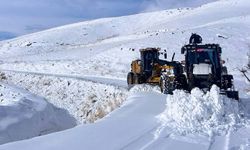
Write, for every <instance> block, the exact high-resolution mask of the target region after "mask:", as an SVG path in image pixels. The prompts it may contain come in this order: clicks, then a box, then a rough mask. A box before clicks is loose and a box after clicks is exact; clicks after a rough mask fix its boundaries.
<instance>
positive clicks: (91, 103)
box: [5, 72, 127, 124]
mask: <svg viewBox="0 0 250 150" xmlns="http://www.w3.org/2000/svg"><path fill="white" fill-rule="evenodd" d="M5 73H6V76H7V82H10V83H13V84H16V85H19V86H21V87H23V88H26V89H28V90H29V91H31V92H32V93H34V94H37V95H39V96H42V97H45V98H46V100H48V101H49V102H50V103H52V104H54V105H55V106H57V107H58V108H63V109H65V110H68V111H69V113H70V114H71V115H72V116H73V117H74V118H75V119H76V120H77V121H78V124H81V123H92V122H94V121H96V120H98V119H100V118H103V117H104V116H106V115H107V114H108V113H110V112H111V111H113V110H114V109H115V108H117V107H119V106H120V105H121V104H122V103H123V101H125V100H126V98H127V89H124V88H120V87H118V86H112V85H106V84H101V83H94V82H90V81H85V80H81V79H73V78H67V77H56V76H46V75H38V74H28V73H11V72H5Z"/></svg>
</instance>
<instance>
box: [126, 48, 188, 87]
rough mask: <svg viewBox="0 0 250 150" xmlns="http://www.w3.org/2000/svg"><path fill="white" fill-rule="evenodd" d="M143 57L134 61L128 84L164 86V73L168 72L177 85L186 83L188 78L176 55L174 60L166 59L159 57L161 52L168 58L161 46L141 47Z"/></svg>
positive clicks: (128, 76)
mask: <svg viewBox="0 0 250 150" xmlns="http://www.w3.org/2000/svg"><path fill="white" fill-rule="evenodd" d="M140 54H141V59H137V60H134V61H132V63H131V72H129V73H128V75H127V83H128V85H129V86H130V85H133V84H144V83H149V84H156V85H159V86H160V87H161V89H163V88H162V86H163V81H162V78H161V76H162V74H168V76H169V77H170V76H172V78H171V81H172V82H175V83H176V84H175V85H181V86H182V84H185V83H182V82H185V81H186V80H185V79H184V80H182V78H183V76H184V75H183V67H182V65H181V63H180V62H177V61H174V55H173V57H172V61H166V60H162V59H160V58H159V56H160V54H164V57H165V59H166V57H167V54H166V52H165V53H160V48H145V49H140ZM175 88H176V89H177V88H178V87H175Z"/></svg>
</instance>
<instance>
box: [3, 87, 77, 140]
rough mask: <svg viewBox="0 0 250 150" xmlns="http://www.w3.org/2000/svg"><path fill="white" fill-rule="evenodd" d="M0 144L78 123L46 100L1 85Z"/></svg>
mask: <svg viewBox="0 0 250 150" xmlns="http://www.w3.org/2000/svg"><path fill="white" fill-rule="evenodd" d="M0 100H1V101H0V144H3V143H7V142H11V141H16V140H23V139H28V138H32V137H36V136H41V135H45V134H48V133H52V132H56V131H61V130H65V129H68V128H72V127H74V126H75V125H76V123H75V120H74V119H73V118H72V117H71V116H70V115H68V112H66V111H64V110H61V109H58V108H57V109H56V108H55V107H53V106H52V105H51V104H49V103H47V102H46V101H45V100H44V99H43V98H41V97H38V96H35V95H33V94H30V93H29V92H27V91H25V90H23V89H19V88H17V87H13V86H9V85H6V84H2V83H1V84H0Z"/></svg>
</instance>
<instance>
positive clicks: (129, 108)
mask: <svg viewBox="0 0 250 150" xmlns="http://www.w3.org/2000/svg"><path fill="white" fill-rule="evenodd" d="M191 33H198V34H200V35H202V37H203V42H204V43H219V44H220V45H221V46H222V48H223V50H222V51H223V52H222V58H223V59H224V60H225V62H226V66H227V67H228V70H229V72H230V73H231V74H233V75H234V78H235V85H236V88H237V89H238V90H239V91H240V99H241V101H240V103H238V102H236V101H233V100H230V99H228V98H226V97H223V96H220V95H219V94H218V89H217V88H216V87H213V88H212V89H211V91H210V92H208V93H207V94H205V95H204V94H203V93H202V92H201V91H200V90H199V89H194V90H193V91H192V92H191V94H186V93H184V92H183V91H176V92H175V93H174V95H173V96H169V95H163V94H161V93H160V92H159V88H158V87H151V86H148V85H141V86H135V87H134V88H132V89H131V90H128V89H127V85H126V75H127V72H128V71H129V70H130V63H131V61H132V60H133V59H136V58H138V57H139V51H138V50H139V49H140V48H146V47H160V48H161V49H162V50H164V49H166V50H167V52H168V54H169V55H171V54H173V53H174V52H175V53H176V59H177V60H182V59H183V56H182V55H181V54H180V49H181V47H182V45H184V44H186V43H187V42H188V39H189V37H190V35H191ZM249 50H250V1H248V0H220V1H216V2H213V3H209V4H206V5H203V6H200V7H197V8H181V9H171V10H164V11H159V12H152V13H143V14H137V15H132V16H125V17H116V18H105V19H98V20H93V21H87V22H82V23H76V24H72V25H68V26H63V27H58V28H54V29H50V30H46V31H42V32H38V33H34V34H30V35H25V36H22V37H18V38H16V39H11V40H7V41H2V42H0V60H1V64H0V70H1V72H2V74H1V78H3V80H2V83H1V85H2V86H4V87H7V88H1V93H2V96H1V97H3V98H2V101H1V103H0V106H1V107H0V112H2V113H1V115H0V116H1V118H3V119H0V125H1V126H0V143H6V142H9V141H16V140H20V139H27V138H31V137H35V136H39V135H44V134H47V133H51V132H55V131H59V130H64V129H68V128H69V127H72V126H74V125H76V124H77V125H78V126H76V127H74V128H72V129H69V130H65V131H61V132H58V133H52V134H49V135H45V136H41V137H36V138H33V139H29V140H25V141H18V142H13V143H8V144H4V145H1V146H0V149H25V150H26V149H43V150H44V149H52V148H53V149H60V150H62V149H250V147H249V144H250V136H249V132H250V128H249V119H250V118H249V116H250V114H249V112H250V111H249V110H250V109H249V108H248V107H250V103H249V100H250V96H249V93H248V92H249V84H247V82H246V81H245V78H244V77H243V76H242V75H241V73H240V72H239V71H238V69H241V68H243V67H244V66H246V65H247V63H248V57H247V54H248V53H249ZM5 78H6V79H5ZM20 88H23V89H25V90H16V89H20ZM8 91H12V92H14V93H19V94H17V95H19V96H15V94H14V97H15V98H11V96H12V97H13V94H12V93H10V92H8ZM16 91H17V92H16ZM27 93H28V94H31V93H32V94H33V96H31V97H30V98H28V97H27V96H25V95H27ZM36 95H37V96H38V97H36ZM6 97H7V98H6ZM26 99H27V100H26ZM46 106H47V107H46ZM12 109H13V110H15V111H16V112H19V113H20V114H19V115H17V116H16V115H13V110H12ZM10 110H11V111H10ZM28 110H29V111H28ZM47 110H48V111H47ZM58 110H59V112H60V111H62V110H64V111H62V114H60V113H58ZM114 110H115V111H114ZM23 111H25V112H27V113H22V112H23ZM65 111H68V112H65ZM110 112H111V113H110ZM37 114H38V115H37ZM39 114H40V115H39ZM64 114H65V117H61V118H60V116H61V115H64ZM68 114H70V115H71V116H72V117H73V118H72V117H70V116H68ZM45 115H48V116H53V117H51V118H46V117H45ZM37 117H38V118H37ZM103 117H104V118H103ZM101 118H102V119H101ZM13 120H14V121H13ZM22 122H25V126H24V125H23V124H22ZM29 122H30V123H29ZM39 122H40V123H39ZM59 123H62V124H63V123H65V126H59ZM86 123H87V124H86ZM13 128H15V132H13V131H12V130H13ZM28 129H32V130H28ZM18 130H20V131H18ZM23 131H26V132H23ZM44 131H48V132H44ZM19 133H20V134H19ZM17 137H18V138H17Z"/></svg>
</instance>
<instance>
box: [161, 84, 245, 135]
mask: <svg viewBox="0 0 250 150" xmlns="http://www.w3.org/2000/svg"><path fill="white" fill-rule="evenodd" d="M219 93H220V90H219V88H218V87H217V86H213V87H212V88H211V90H210V92H207V93H206V94H204V93H203V92H202V91H201V90H200V89H198V88H195V89H193V90H192V91H191V94H189V93H185V92H184V91H181V90H176V91H174V94H173V95H169V96H168V97H167V100H166V109H165V111H164V112H163V113H162V114H160V115H159V116H158V118H159V120H160V122H161V123H162V125H163V126H164V127H166V126H168V127H170V128H174V130H175V131H177V134H183V135H185V134H189V133H197V132H199V133H205V134H206V135H210V134H211V133H215V134H219V135H220V134H223V131H224V132H226V131H227V130H228V129H230V128H231V129H234V128H235V127H236V125H239V124H241V123H243V122H244V119H243V118H241V116H240V112H239V103H238V102H237V101H236V100H232V99H229V98H227V97H226V96H221V95H220V94H219Z"/></svg>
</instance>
